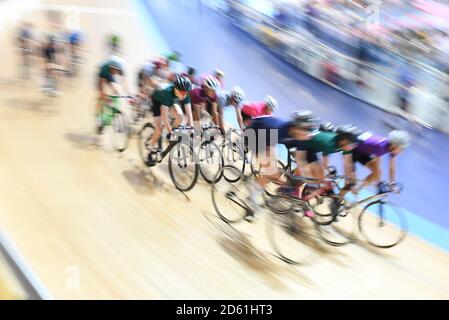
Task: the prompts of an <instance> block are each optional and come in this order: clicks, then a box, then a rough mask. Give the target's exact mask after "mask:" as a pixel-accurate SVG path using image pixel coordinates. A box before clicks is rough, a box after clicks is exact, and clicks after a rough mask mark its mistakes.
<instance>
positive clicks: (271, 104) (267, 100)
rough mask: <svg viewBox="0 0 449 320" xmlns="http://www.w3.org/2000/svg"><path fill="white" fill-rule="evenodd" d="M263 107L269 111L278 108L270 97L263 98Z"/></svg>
mask: <svg viewBox="0 0 449 320" xmlns="http://www.w3.org/2000/svg"><path fill="white" fill-rule="evenodd" d="M265 105H266V106H267V107H268V108H270V109H271V111H274V110H276V108H277V107H278V103H277V101H276V100H275V99H274V98H273V97H272V96H270V95H268V96H266V97H265Z"/></svg>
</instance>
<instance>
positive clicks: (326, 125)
mask: <svg viewBox="0 0 449 320" xmlns="http://www.w3.org/2000/svg"><path fill="white" fill-rule="evenodd" d="M335 130H336V127H335V126H334V125H333V124H332V123H331V122H329V121H327V122H324V123H322V124H320V131H325V132H335Z"/></svg>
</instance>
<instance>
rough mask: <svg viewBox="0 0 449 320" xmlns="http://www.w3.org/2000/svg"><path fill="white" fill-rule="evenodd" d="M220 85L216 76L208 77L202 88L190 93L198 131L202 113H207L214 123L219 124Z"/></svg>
mask: <svg viewBox="0 0 449 320" xmlns="http://www.w3.org/2000/svg"><path fill="white" fill-rule="evenodd" d="M219 87H220V83H219V82H218V80H217V79H216V78H215V77H214V76H208V77H206V78H205V79H204V80H203V83H202V85H201V87H198V88H195V89H193V90H192V91H190V98H191V101H192V105H193V121H194V124H195V127H196V128H197V129H199V128H200V120H201V112H202V111H203V110H205V111H207V112H208V113H209V114H210V115H211V116H212V119H213V122H214V123H215V124H216V125H218V124H219V116H218V109H217V94H216V91H217V90H218V89H219Z"/></svg>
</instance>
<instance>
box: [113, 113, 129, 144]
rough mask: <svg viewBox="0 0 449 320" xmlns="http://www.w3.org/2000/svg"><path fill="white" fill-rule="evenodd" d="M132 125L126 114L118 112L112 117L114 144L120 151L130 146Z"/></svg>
mask: <svg viewBox="0 0 449 320" xmlns="http://www.w3.org/2000/svg"><path fill="white" fill-rule="evenodd" d="M130 138H131V127H130V125H129V122H128V119H127V118H126V115H124V114H123V113H122V112H117V113H115V115H114V118H113V119H112V145H113V147H114V149H115V150H117V151H118V152H123V151H125V150H126V148H128V146H129V140H130Z"/></svg>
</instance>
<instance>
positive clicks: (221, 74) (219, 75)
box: [214, 69, 224, 78]
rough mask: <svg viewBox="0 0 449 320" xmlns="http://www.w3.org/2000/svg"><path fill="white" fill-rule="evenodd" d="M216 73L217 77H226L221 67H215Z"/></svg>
mask: <svg viewBox="0 0 449 320" xmlns="http://www.w3.org/2000/svg"><path fill="white" fill-rule="evenodd" d="M214 75H215V76H216V77H221V78H224V72H223V71H221V70H220V69H215V70H214Z"/></svg>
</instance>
